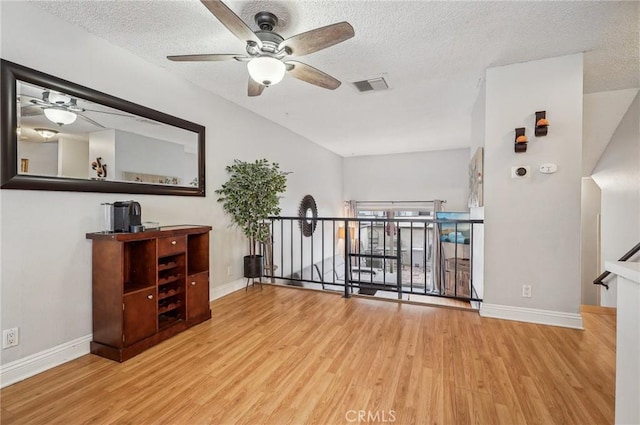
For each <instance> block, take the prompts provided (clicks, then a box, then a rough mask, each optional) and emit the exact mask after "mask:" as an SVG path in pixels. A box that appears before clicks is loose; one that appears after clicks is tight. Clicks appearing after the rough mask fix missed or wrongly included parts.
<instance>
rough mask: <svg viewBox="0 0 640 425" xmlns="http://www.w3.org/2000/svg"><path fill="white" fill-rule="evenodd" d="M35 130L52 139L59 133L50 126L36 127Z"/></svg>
mask: <svg viewBox="0 0 640 425" xmlns="http://www.w3.org/2000/svg"><path fill="white" fill-rule="evenodd" d="M34 130H35V131H36V132H37V133H38V134H39V135H41V136H42V137H44V138H45V139H50V138H52V137H53V136H55V135H56V134H58V132H57V131H56V130H49V129H48V128H34Z"/></svg>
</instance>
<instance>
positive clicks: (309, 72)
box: [285, 61, 342, 90]
mask: <svg viewBox="0 0 640 425" xmlns="http://www.w3.org/2000/svg"><path fill="white" fill-rule="evenodd" d="M285 63H286V64H287V65H289V66H288V67H287V71H288V72H289V74H290V75H291V76H292V77H295V78H297V79H298V80H302V81H305V82H307V83H310V84H314V85H316V86H318V87H322V88H325V89H329V90H335V89H337V88H338V87H340V84H342V83H341V82H340V81H338V80H336V79H335V78H333V77H332V76H331V75H329V74H327V73H324V72H322V71H320V70H319V69H316V68H314V67H312V66H311V65H307V64H306V63H302V62H296V61H286V62H285Z"/></svg>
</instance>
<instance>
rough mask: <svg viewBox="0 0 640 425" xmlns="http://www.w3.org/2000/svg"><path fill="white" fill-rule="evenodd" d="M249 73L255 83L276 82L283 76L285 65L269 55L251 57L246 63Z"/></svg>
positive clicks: (266, 84) (269, 83)
mask: <svg viewBox="0 0 640 425" xmlns="http://www.w3.org/2000/svg"><path fill="white" fill-rule="evenodd" d="M247 69H248V70H249V75H250V76H251V78H252V79H253V81H255V82H256V83H259V84H262V85H263V86H272V85H274V84H278V83H279V82H280V81H282V79H283V78H284V73H285V72H286V70H287V69H286V66H285V65H284V63H282V61H280V60H278V59H276V58H272V57H270V56H262V57H259V58H253V59H251V60H250V61H249V63H248V64H247Z"/></svg>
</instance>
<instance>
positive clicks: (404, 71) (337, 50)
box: [33, 0, 640, 156]
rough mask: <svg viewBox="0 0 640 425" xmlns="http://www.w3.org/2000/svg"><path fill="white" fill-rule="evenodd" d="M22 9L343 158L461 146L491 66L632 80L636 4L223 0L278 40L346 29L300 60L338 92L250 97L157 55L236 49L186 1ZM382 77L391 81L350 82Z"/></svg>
mask: <svg viewBox="0 0 640 425" xmlns="http://www.w3.org/2000/svg"><path fill="white" fill-rule="evenodd" d="M33 4H35V5H37V6H39V7H42V8H43V9H45V10H47V11H48V12H50V13H52V14H54V15H57V16H58V17H60V18H62V19H65V20H67V21H68V22H70V23H73V24H76V25H79V26H82V27H84V28H85V29H86V30H88V31H89V32H91V33H93V34H95V35H97V36H99V37H102V38H104V39H106V40H108V41H110V42H111V43H113V44H115V45H118V46H121V47H123V48H125V49H127V50H130V51H131V52H133V53H134V54H136V55H138V56H140V57H142V58H144V59H146V60H147V61H149V62H151V63H154V64H156V65H158V66H161V67H163V68H166V69H167V70H169V71H170V72H173V73H175V74H178V75H181V76H182V77H184V78H186V79H188V80H190V81H192V82H193V83H195V84H197V85H199V86H200V87H202V88H203V89H206V90H209V91H211V92H213V93H216V94H218V95H220V96H222V97H224V98H226V99H228V100H230V101H232V102H234V103H236V104H238V105H241V106H243V107H245V108H247V109H249V110H252V111H254V112H255V113H257V114H259V115H262V116H264V117H266V118H268V119H270V120H272V121H274V122H276V123H279V124H281V125H282V126H284V127H286V128H289V129H290V130H292V131H294V132H296V133H298V134H300V135H302V136H305V137H306V138H308V139H310V140H312V141H313V142H316V143H318V144H320V145H322V146H325V147H326V148H328V149H330V150H332V151H334V152H336V153H338V154H340V155H343V156H350V155H366V154H384V153H394V152H411V151H426V150H437V149H448V148H459V147H466V146H469V144H470V137H471V135H470V122H471V110H472V107H473V104H474V102H475V100H476V98H477V96H478V92H479V89H480V87H481V85H482V82H483V81H482V80H483V78H484V71H485V69H486V68H488V67H492V66H499V65H507V64H512V63H517V62H524V61H529V60H536V59H543V58H548V57H553V56H561V55H567V54H572V53H578V52H585V78H584V84H585V93H591V92H600V91H606V90H618V89H625V88H634V87H639V86H640V81H639V79H640V69H639V67H640V59H639V42H638V27H639V15H638V10H639V3H638V2H610V1H606V2H581V1H571V2H557V1H554V2H550V1H545V2H493V1H489V2H427V1H364V0H358V1H347V0H342V1H295V2H294V1H227V2H226V4H227V5H228V6H229V7H230V8H231V9H232V10H233V11H234V12H235V13H236V14H238V15H239V16H240V17H241V18H242V19H243V20H244V21H245V22H246V23H247V24H248V25H249V26H251V27H252V29H254V30H255V29H257V27H256V25H255V23H254V21H253V16H254V15H255V13H257V12H259V11H262V10H265V11H270V12H273V13H275V14H276V15H277V16H278V18H279V19H280V24H281V25H279V26H278V27H277V28H276V29H275V31H276V32H278V33H280V34H281V35H282V36H283V37H284V38H288V37H290V36H292V35H295V34H298V33H300V32H304V31H307V30H310V29H313V28H316V27H320V26H324V25H328V24H332V23H335V22H340V21H348V22H349V23H351V25H353V27H354V29H355V37H354V38H352V39H350V40H347V41H345V42H344V43H341V44H338V45H335V46H333V47H330V48H328V49H326V50H322V51H320V52H316V53H313V54H310V55H308V56H304V57H301V58H299V60H300V61H302V62H305V63H307V64H309V65H312V66H314V67H316V68H319V69H321V70H323V71H325V72H326V73H328V74H330V75H332V76H334V77H335V78H337V79H339V80H341V81H342V82H343V84H342V86H341V87H340V88H338V89H337V90H335V91H330V90H325V89H321V88H318V87H316V86H313V85H310V84H306V83H304V82H302V81H299V80H296V79H294V78H291V77H285V79H284V80H283V81H282V82H281V83H280V84H278V85H276V86H273V87H270V88H267V89H266V90H265V92H264V93H263V94H262V96H260V97H254V98H249V97H247V95H246V90H247V87H246V86H247V79H248V74H247V71H246V65H245V64H243V63H240V62H235V61H231V62H202V63H173V62H170V61H168V60H167V59H166V56H167V55H180V54H195V53H244V51H245V50H244V49H245V46H244V43H242V42H240V41H239V40H237V39H236V38H235V37H234V36H233V35H232V34H231V33H230V32H229V31H228V30H227V29H226V28H225V27H224V26H223V25H222V24H221V23H220V22H219V21H218V20H217V19H216V18H215V17H214V16H213V15H211V14H210V13H209V11H208V10H207V9H206V8H205V7H204V6H203V5H202V4H201V3H200V2H199V1H197V0H193V1H99V2H94V1H67V2H60V1H44V2H43V1H37V2H33ZM380 75H385V77H386V78H387V80H388V83H389V85H390V89H389V90H387V91H382V92H369V93H358V92H357V91H356V90H355V88H354V87H353V86H352V85H351V84H349V83H350V82H353V81H358V80H363V79H367V78H371V77H376V76H380ZM147 106H153V105H147ZM247 124H248V125H251V123H247Z"/></svg>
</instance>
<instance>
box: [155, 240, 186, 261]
mask: <svg viewBox="0 0 640 425" xmlns="http://www.w3.org/2000/svg"><path fill="white" fill-rule="evenodd" d="M186 250H187V237H186V236H175V237H170V238H158V257H164V256H165V255H171V254H179V253H181V252H185V251H186Z"/></svg>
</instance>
